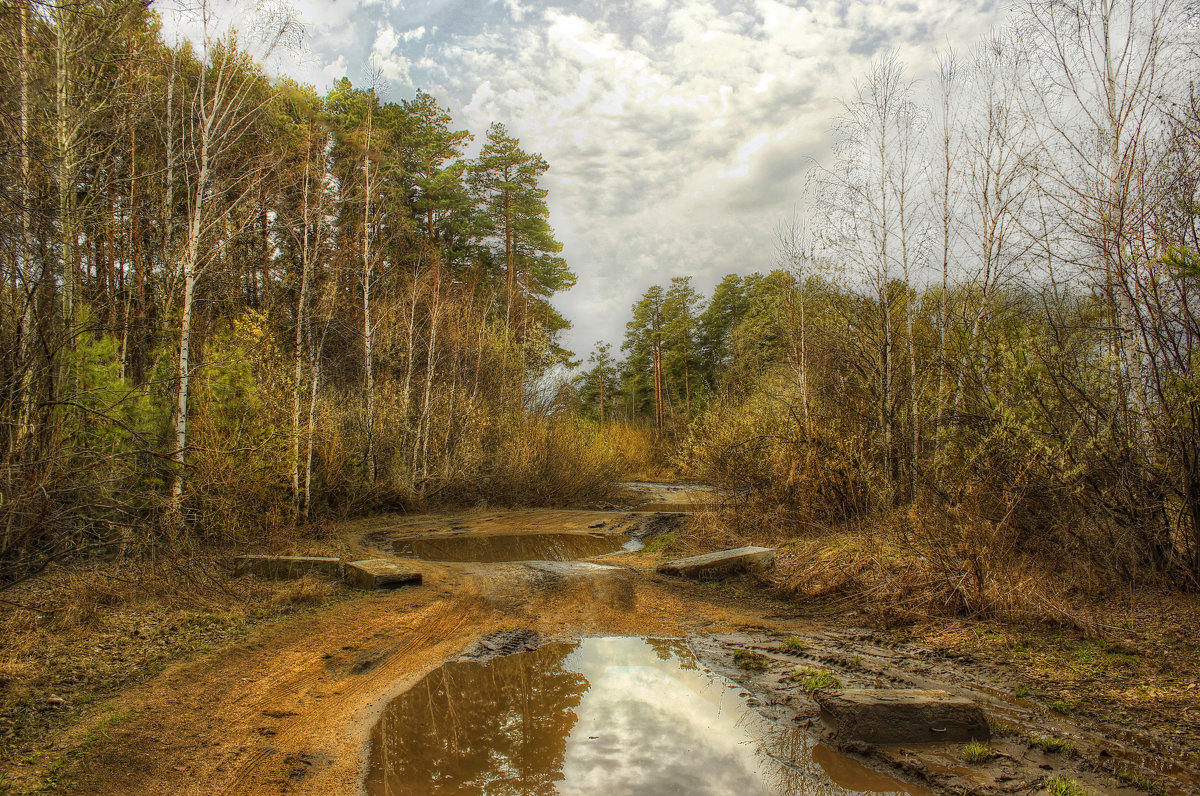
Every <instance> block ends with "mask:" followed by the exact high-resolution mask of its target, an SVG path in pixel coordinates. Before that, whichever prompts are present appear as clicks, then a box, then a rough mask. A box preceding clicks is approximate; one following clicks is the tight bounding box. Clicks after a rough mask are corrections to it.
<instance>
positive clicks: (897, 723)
mask: <svg viewBox="0 0 1200 796" xmlns="http://www.w3.org/2000/svg"><path fill="white" fill-rule="evenodd" d="M814 698H815V699H816V700H817V704H818V705H820V706H821V719H822V721H824V722H825V723H826V724H827V725H829V726H830V729H831V730H832V731H833V735H834V737H835V738H836V739H837V740H839V741H861V742H863V743H873V744H888V743H907V744H913V743H966V742H968V741H987V740H989V739H990V738H991V729H990V728H989V727H988V723H987V717H986V716H985V715H984V714H983V710H982V709H981V708H980V707H979V705H977V704H975V703H974V702H972V701H971V700H969V699H964V698H962V697H956V696H953V695H951V694H949V693H947V692H945V691H924V690H918V689H870V688H863V689H846V690H842V691H818V692H816V694H815V695H814Z"/></svg>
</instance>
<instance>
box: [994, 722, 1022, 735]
mask: <svg viewBox="0 0 1200 796" xmlns="http://www.w3.org/2000/svg"><path fill="white" fill-rule="evenodd" d="M988 726H989V727H991V729H992V735H1015V736H1017V737H1018V738H1024V737H1025V728H1024V727H1022V726H1021V725H1020V724H1017V723H1016V722H1012V721H1005V720H1004V719H988Z"/></svg>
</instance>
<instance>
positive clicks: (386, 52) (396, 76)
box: [371, 24, 412, 86]
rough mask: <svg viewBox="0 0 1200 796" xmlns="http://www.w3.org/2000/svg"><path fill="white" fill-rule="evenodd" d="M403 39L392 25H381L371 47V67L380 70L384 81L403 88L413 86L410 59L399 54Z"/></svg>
mask: <svg viewBox="0 0 1200 796" xmlns="http://www.w3.org/2000/svg"><path fill="white" fill-rule="evenodd" d="M400 42H401V37H400V36H397V35H396V31H395V29H394V28H392V26H391V25H387V24H385V25H381V26H380V27H379V30H378V31H377V33H376V34H375V43H374V44H373V45H371V66H373V67H375V68H376V69H378V70H379V72H380V73H381V74H382V75H383V77H384V79H386V80H388V81H389V82H391V83H399V84H401V85H402V86H410V85H412V77H411V76H410V75H409V63H408V59H407V58H405V57H404V55H402V54H401V53H399V52H397V48H398V45H399V44H400Z"/></svg>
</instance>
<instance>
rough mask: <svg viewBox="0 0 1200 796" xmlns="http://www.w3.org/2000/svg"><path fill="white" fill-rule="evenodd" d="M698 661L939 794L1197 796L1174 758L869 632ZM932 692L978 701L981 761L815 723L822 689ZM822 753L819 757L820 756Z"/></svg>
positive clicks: (720, 650)
mask: <svg viewBox="0 0 1200 796" xmlns="http://www.w3.org/2000/svg"><path fill="white" fill-rule="evenodd" d="M693 646H694V648H695V649H696V651H697V654H698V656H699V658H700V660H701V661H702V662H703V664H704V665H705V666H707V667H710V668H712V669H713V670H714V671H717V672H720V673H722V674H724V675H726V676H728V677H730V678H731V679H733V680H735V681H737V682H738V683H739V684H740V685H741V687H742V688H743V689H745V691H746V693H748V694H749V695H750V698H752V699H754V700H756V701H757V702H759V703H760V704H761V706H762V710H763V711H764V712H765V713H766V714H767V715H770V716H772V717H774V718H776V719H777V720H780V721H791V722H792V723H794V724H798V725H800V726H805V727H810V728H812V730H813V731H814V732H817V733H818V734H819V735H820V737H821V738H822V740H823V742H824V743H823V745H824V746H825V747H828V748H829V749H836V750H839V751H841V752H843V753H845V755H846V756H847V757H850V758H854V759H858V760H860V761H863V762H867V763H869V764H871V765H873V766H876V767H880V766H882V767H886V768H887V769H889V770H890V771H892V772H893V773H895V774H896V775H898V776H903V777H905V778H916V779H918V780H923V781H924V782H926V783H928V784H929V785H930V786H931V787H933V788H934V789H936V790H938V791H940V792H972V793H994V794H1000V793H1011V792H1018V791H1026V792H1027V791H1031V790H1036V789H1038V788H1042V787H1046V786H1048V785H1049V784H1050V782H1051V781H1052V780H1055V779H1058V778H1065V779H1067V780H1073V781H1075V782H1076V783H1077V784H1078V785H1079V786H1080V787H1081V788H1083V789H1084V790H1086V791H1088V792H1093V793H1129V794H1133V793H1138V792H1140V791H1139V789H1138V788H1134V787H1130V784H1131V783H1132V782H1137V783H1138V784H1139V785H1140V786H1141V788H1142V789H1143V790H1145V789H1149V790H1152V791H1154V792H1162V793H1166V792H1171V793H1197V792H1200V772H1198V771H1197V770H1196V768H1195V767H1193V766H1190V765H1187V764H1186V763H1185V762H1184V761H1183V760H1180V759H1178V758H1176V759H1175V760H1169V759H1164V758H1163V757H1159V756H1157V755H1154V754H1152V753H1150V751H1149V750H1150V749H1152V747H1151V746H1149V745H1148V744H1146V745H1134V744H1130V743H1129V742H1128V741H1127V740H1125V738H1124V736H1125V734H1126V733H1125V732H1123V731H1122V730H1120V729H1118V728H1111V727H1105V726H1100V725H1097V724H1095V723H1089V722H1087V721H1086V720H1084V719H1083V718H1082V717H1079V718H1078V719H1077V720H1071V719H1067V718H1065V717H1063V716H1059V715H1057V714H1054V713H1052V712H1051V711H1049V710H1048V709H1046V708H1045V707H1043V706H1040V705H1038V704H1036V703H1033V702H1031V701H1030V700H1028V699H1022V698H1017V697H1015V696H1014V695H1013V694H1012V692H1011V691H1009V690H1008V689H1005V688H1003V687H1001V686H999V685H998V684H996V683H994V682H991V681H990V680H989V678H988V676H987V673H986V672H985V671H981V670H980V669H979V668H978V667H974V666H972V665H971V662H970V661H969V660H962V659H959V660H953V659H949V658H941V657H938V656H935V655H934V654H932V653H931V652H930V651H929V650H927V649H922V648H920V647H917V646H910V645H894V644H888V643H886V642H884V641H883V640H882V639H881V638H880V637H878V636H876V635H875V634H873V633H872V632H870V631H865V630H853V629H851V630H846V631H826V632H809V633H804V632H798V633H797V634H796V635H791V634H789V633H788V632H786V631H780V630H776V631H774V632H768V631H766V630H765V629H747V631H746V632H745V633H740V634H730V635H725V636H721V637H717V638H711V639H701V640H698V641H697V642H695V643H694V645H693ZM843 687H844V688H865V689H890V688H904V689H913V688H916V689H939V690H944V691H948V692H950V693H951V694H954V695H956V696H959V697H965V698H967V699H970V700H971V701H973V702H975V703H976V704H978V705H980V707H982V708H983V710H984V713H985V714H986V715H987V718H988V721H989V724H990V725H991V730H992V735H993V737H992V740H991V742H990V743H988V744H986V747H985V751H986V754H985V755H984V756H983V758H982V759H978V760H975V761H973V762H968V761H967V759H966V757H965V756H964V745H963V744H953V743H930V744H901V745H878V746H876V745H871V744H864V743H838V742H837V740H836V738H834V737H833V733H832V732H831V730H832V728H829V727H825V725H824V724H823V723H822V722H821V720H820V708H819V706H818V704H817V702H816V700H815V698H814V697H815V696H816V694H818V693H820V692H821V691H822V690H836V689H839V688H843ZM821 754H823V753H821Z"/></svg>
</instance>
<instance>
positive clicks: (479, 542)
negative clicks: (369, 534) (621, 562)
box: [392, 531, 630, 564]
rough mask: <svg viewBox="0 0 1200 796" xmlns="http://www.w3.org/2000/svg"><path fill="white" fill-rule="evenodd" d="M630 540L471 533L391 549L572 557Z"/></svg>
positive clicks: (490, 558) (447, 555)
mask: <svg viewBox="0 0 1200 796" xmlns="http://www.w3.org/2000/svg"><path fill="white" fill-rule="evenodd" d="M629 541H630V539H629V537H627V536H625V535H624V534H615V533H602V532H597V533H581V532H577V531H576V532H563V533H547V532H534V533H500V534H482V533H472V534H461V535H455V536H428V537H424V538H419V539H407V540H400V541H396V542H395V543H393V545H392V550H393V551H394V552H395V553H396V555H398V556H405V557H410V558H419V559H423V560H425V561H459V562H465V561H470V562H477V563H485V564H494V563H499V562H502V561H573V560H576V559H580V558H593V557H595V556H600V555H604V554H606V553H615V552H617V551H618V550H621V549H622V548H623V547H624V545H625V544H626V543H627V542H629Z"/></svg>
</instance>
